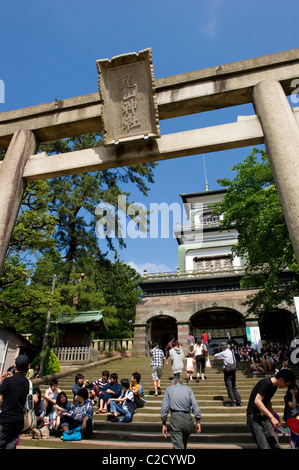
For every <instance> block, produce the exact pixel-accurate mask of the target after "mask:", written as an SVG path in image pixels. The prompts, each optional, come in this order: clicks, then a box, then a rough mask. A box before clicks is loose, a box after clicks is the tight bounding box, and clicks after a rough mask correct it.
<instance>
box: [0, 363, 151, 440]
mask: <svg viewBox="0 0 299 470" xmlns="http://www.w3.org/2000/svg"><path fill="white" fill-rule="evenodd" d="M30 368H31V366H30V364H29V359H28V357H27V356H19V357H18V358H17V359H16V363H15V365H14V367H13V368H10V369H9V370H8V371H7V372H6V373H5V374H2V376H1V380H0V449H4V448H6V449H14V448H16V446H17V444H18V442H19V439H20V435H21V434H22V433H24V432H26V433H30V434H31V435H32V436H33V437H37V436H38V437H43V436H49V435H50V436H51V435H52V436H59V435H61V434H62V436H64V433H68V432H69V431H72V430H77V429H79V430H80V433H81V435H84V437H86V438H88V437H90V435H91V433H92V432H93V428H94V413H95V414H98V413H109V414H110V415H111V417H110V419H111V421H114V422H130V421H131V420H132V416H133V414H134V412H135V410H136V409H137V408H141V407H143V406H145V393H144V389H143V386H142V384H141V374H140V373H139V372H133V373H132V376H131V379H130V380H129V379H128V378H122V379H121V380H120V382H119V381H118V375H117V373H111V374H110V372H109V371H108V370H106V369H105V370H103V372H102V375H101V377H100V378H99V379H97V380H95V381H93V382H92V381H88V380H86V379H85V378H84V376H83V374H81V373H79V374H77V375H76V377H75V383H74V385H73V387H72V397H68V396H67V394H66V393H65V392H64V391H63V390H60V389H59V386H58V385H59V384H58V380H57V379H55V378H53V379H52V380H51V381H50V382H49V384H48V388H47V389H46V390H45V393H44V395H43V394H42V392H41V390H40V388H38V387H34V388H33V391H32V397H33V412H34V418H35V422H34V423H33V424H31V425H30V428H26V429H25V428H24V411H25V409H26V401H27V400H28V396H29V384H30V383H32V382H30V381H31V379H29V380H28V378H29V377H31V378H32V375H31V371H30ZM16 385H17V387H16ZM46 430H47V431H46Z"/></svg>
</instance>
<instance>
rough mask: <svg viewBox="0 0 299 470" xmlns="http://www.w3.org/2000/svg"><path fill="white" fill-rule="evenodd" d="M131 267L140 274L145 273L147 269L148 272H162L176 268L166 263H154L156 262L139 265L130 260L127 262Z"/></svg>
mask: <svg viewBox="0 0 299 470" xmlns="http://www.w3.org/2000/svg"><path fill="white" fill-rule="evenodd" d="M127 264H128V265H129V266H131V268H134V269H135V270H136V271H137V272H138V273H139V274H143V271H144V270H145V269H146V270H147V272H148V273H161V272H168V273H169V272H171V271H174V269H172V268H170V267H169V266H166V264H154V263H143V264H140V265H137V264H136V263H134V261H129V262H128V263H127Z"/></svg>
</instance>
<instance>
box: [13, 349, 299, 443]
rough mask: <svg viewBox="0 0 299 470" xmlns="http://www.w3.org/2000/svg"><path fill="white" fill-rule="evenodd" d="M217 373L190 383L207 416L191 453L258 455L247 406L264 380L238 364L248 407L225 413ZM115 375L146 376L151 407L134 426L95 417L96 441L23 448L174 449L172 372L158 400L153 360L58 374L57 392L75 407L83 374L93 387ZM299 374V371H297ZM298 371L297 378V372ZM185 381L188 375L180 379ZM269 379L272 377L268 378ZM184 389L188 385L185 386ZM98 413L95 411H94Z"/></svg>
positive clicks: (278, 407)
mask: <svg viewBox="0 0 299 470" xmlns="http://www.w3.org/2000/svg"><path fill="white" fill-rule="evenodd" d="M211 360H212V367H211V368H209V369H207V371H206V377H207V380H204V381H202V380H200V382H196V381H195V380H194V381H189V382H188V386H190V387H191V388H192V390H193V392H194V395H195V397H196V400H197V401H198V404H199V407H200V409H201V413H202V432H201V434H200V435H196V434H195V433H194V434H192V435H191V436H190V439H189V443H188V449H256V445H255V443H254V442H253V439H252V436H251V433H250V432H249V431H248V428H247V425H246V406H247V402H248V398H249V395H250V393H251V390H252V388H253V386H254V384H255V383H257V382H258V381H259V380H260V379H261V378H263V377H264V375H259V374H251V372H250V369H249V367H250V363H248V362H242V363H238V371H237V387H238V390H239V392H240V395H241V397H242V401H243V405H244V406H243V407H233V408H231V407H226V406H224V405H225V404H226V402H227V392H226V388H225V385H224V380H223V372H222V366H221V364H219V362H216V361H215V360H214V359H213V358H211ZM104 369H108V370H109V371H110V373H111V372H114V371H116V372H117V374H118V377H119V380H120V379H121V378H122V377H127V378H128V379H130V378H131V375H132V373H133V372H135V371H138V372H140V373H141V383H142V385H143V387H144V390H145V397H146V405H145V407H144V408H139V409H138V410H137V412H136V413H135V414H134V416H133V420H132V422H131V423H113V422H111V421H110V419H111V415H110V414H94V433H93V436H92V438H91V439H88V440H86V439H82V440H81V441H79V442H64V441H62V440H61V439H60V438H59V437H51V438H49V439H42V440H35V439H30V437H28V436H22V439H21V442H20V446H19V447H20V448H27V449H29V448H40V449H60V448H61V449H102V450H104V449H105V450H107V449H108V450H109V449H136V451H137V449H151V450H154V449H157V450H158V449H172V445H171V442H170V437H168V438H167V439H165V438H163V436H162V434H161V414H160V412H161V404H162V399H163V395H164V391H165V389H166V387H167V386H169V385H171V380H172V377H173V375H172V371H171V366H170V364H168V365H166V366H165V369H164V373H163V377H162V381H161V387H162V391H161V392H160V393H159V396H158V397H154V396H153V394H154V389H153V382H152V377H151V368H150V359H149V358H126V359H124V358H117V359H116V358H113V360H109V361H108V362H106V363H105V361H103V360H101V363H97V364H93V365H88V366H86V367H80V368H77V369H76V370H75V369H74V370H72V371H71V372H70V373H69V374H68V375H65V373H63V374H60V375H59V374H58V386H59V388H60V389H61V390H64V391H65V392H66V393H67V395H68V398H69V400H70V401H71V402H72V399H73V394H72V391H71V388H72V386H73V385H74V383H75V375H76V374H77V373H78V372H81V373H82V374H83V375H84V377H85V378H86V379H88V380H90V381H94V380H96V379H97V378H99V377H101V374H102V371H103V370H104ZM297 369H298V368H297ZM297 369H296V375H299V374H298V372H299V371H298V370H297ZM181 376H182V378H185V373H183V374H181ZM267 376H269V377H271V376H272V374H269V375H267ZM48 383H49V380H39V381H37V384H36V386H39V388H40V389H41V390H42V393H44V391H45V390H46V389H47V388H48ZM184 383H186V382H185V381H184ZM284 394H285V390H278V391H277V393H276V394H275V396H274V398H273V400H272V403H273V408H274V409H275V411H277V412H278V414H280V415H282V413H283V408H284V402H283V397H284ZM95 410H96V407H95ZM279 441H280V443H281V445H282V447H283V448H288V436H284V437H283V436H280V437H279Z"/></svg>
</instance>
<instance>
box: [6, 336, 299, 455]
mask: <svg viewBox="0 0 299 470" xmlns="http://www.w3.org/2000/svg"><path fill="white" fill-rule="evenodd" d="M208 346H209V338H208V335H207V334H206V332H204V333H203V335H202V336H201V337H200V338H198V339H197V340H195V339H194V337H193V336H192V335H189V337H188V339H187V343H186V345H184V347H183V345H182V344H180V343H179V341H177V340H176V339H175V338H174V337H172V338H171V339H170V341H169V343H168V344H167V346H166V348H165V350H164V351H163V350H162V349H160V348H159V345H158V343H156V342H155V343H153V344H152V345H151V349H150V356H151V362H150V366H151V369H152V380H153V384H154V396H158V395H159V392H160V395H161V393H162V391H161V378H162V374H163V368H164V364H165V361H167V362H168V361H169V360H170V363H171V368H172V372H173V383H172V385H174V386H175V387H172V385H170V386H168V387H167V388H166V389H165V391H164V397H163V401H162V407H161V419H162V434H163V436H165V437H166V436H167V427H166V420H167V414H168V412H169V411H170V413H171V417H170V422H171V428H170V429H171V440H172V443H173V446H174V448H186V446H187V440H188V436H189V435H190V433H191V432H192V429H193V430H194V427H193V428H192V419H191V416H190V408H191V409H192V411H193V413H194V416H195V418H196V425H195V430H196V432H197V433H198V434H199V433H200V432H201V425H200V420H201V413H200V409H199V407H198V404H197V402H196V400H195V397H194V394H193V392H192V389H191V388H190V387H188V385H187V384H188V382H189V381H192V380H196V382H199V381H200V380H206V379H207V377H206V375H205V368H206V366H207V362H208V361H209V359H210V358H209V353H208ZM297 346H298V345H297V344H295V345H290V346H287V345H286V344H285V343H284V342H270V343H268V344H267V343H265V344H263V346H262V348H261V352H258V351H257V350H255V349H254V348H252V346H251V344H250V342H247V343H245V344H238V343H237V342H236V341H233V340H231V341H229V342H225V343H222V344H221V351H219V352H217V353H215V354H213V356H214V358H215V359H221V360H222V361H223V372H224V382H225V386H226V388H227V393H228V396H229V403H228V406H243V404H242V401H241V397H240V394H239V392H238V390H237V386H236V362H237V361H250V367H251V370H252V372H253V373H255V372H258V373H261V374H266V373H268V372H269V373H270V372H271V373H272V377H265V378H264V379H261V380H260V381H258V382H257V384H256V385H255V386H254V387H253V389H252V391H251V395H250V398H249V402H248V406H247V410H246V411H247V424H248V427H249V429H250V431H251V433H252V435H253V437H254V439H255V441H256V443H257V445H258V447H259V448H267V447H269V446H270V447H271V448H279V444H278V439H277V432H275V430H276V429H277V428H278V427H279V426H280V419H279V417H278V416H277V415H276V414H275V413H274V411H273V409H272V405H271V398H272V397H273V396H274V394H275V392H276V390H277V389H278V388H286V389H287V390H286V394H285V396H284V413H283V420H284V421H285V423H289V420H290V419H295V418H296V417H297V416H298V415H299V394H298V383H297V382H296V380H295V376H294V374H293V372H292V371H291V370H290V368H289V364H290V358H291V355H292V352H293V351H294V348H296V347H297ZM269 358H270V359H269ZM209 366H211V363H210V364H209ZM183 372H185V374H186V376H185V380H186V385H184V384H183V378H182V377H181V374H182V373H183ZM38 375H39V367H36V368H32V367H31V365H30V364H29V359H28V358H27V357H26V356H19V357H18V358H17V359H16V363H15V365H14V367H13V368H10V369H9V370H8V371H7V372H6V373H5V374H3V375H2V376H1V378H0V448H15V447H16V445H17V443H18V439H19V437H20V434H22V432H24V431H25V429H24V409H25V402H26V400H27V399H28V398H27V397H28V393H29V385H28V384H29V383H31V382H30V381H31V379H33V378H37V377H38ZM28 379H29V380H28ZM74 382H75V383H74V385H73V387H72V396H71V397H68V396H67V394H66V393H65V392H64V391H63V390H60V389H59V386H58V385H59V384H58V380H57V379H55V378H53V379H52V380H51V381H50V382H49V384H48V388H47V389H46V390H45V393H44V395H43V394H42V392H41V390H40V388H38V387H34V390H33V397H34V415H35V420H36V421H35V424H34V429H32V428H30V432H32V435H35V433H36V432H37V430H39V432H40V435H42V433H43V432H44V429H45V428H46V429H47V430H48V433H49V435H53V436H57V435H60V434H61V433H62V434H63V435H64V433H68V432H69V431H73V430H77V429H79V430H80V433H81V434H82V435H84V436H85V437H89V436H90V435H91V433H92V431H93V428H94V414H102V413H103V414H108V413H109V415H110V417H109V419H110V420H111V421H113V422H124V423H128V422H130V421H131V420H132V417H133V414H134V413H135V411H136V409H137V408H142V407H144V406H145V393H144V388H143V386H142V384H141V375H140V373H139V372H134V373H133V374H132V376H131V378H130V379H128V378H121V379H120V380H119V379H118V374H117V373H115V372H113V373H110V372H109V371H108V370H107V369H105V370H103V372H102V375H101V377H99V378H98V379H97V380H95V381H89V380H86V379H85V377H84V376H83V374H81V373H78V374H77V375H76V377H75V380H74ZM191 392H192V393H191ZM185 415H186V416H185ZM295 421H296V422H295V425H297V422H298V423H299V420H298V419H295ZM27 431H28V429H27ZM296 435H298V441H299V430H298V434H293V437H294V436H296ZM295 440H296V438H295ZM296 441H297V440H296ZM294 445H295V446H297V447H298V442H296V443H295V444H294Z"/></svg>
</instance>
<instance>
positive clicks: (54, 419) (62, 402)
mask: <svg viewBox="0 0 299 470" xmlns="http://www.w3.org/2000/svg"><path fill="white" fill-rule="evenodd" d="M70 409H71V404H70V402H69V401H68V399H67V395H66V393H65V392H60V393H58V395H57V400H56V405H54V406H53V409H52V411H51V414H50V430H51V431H52V433H53V434H55V433H56V432H57V431H58V429H59V427H60V420H61V416H62V413H65V412H69V411H70Z"/></svg>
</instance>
